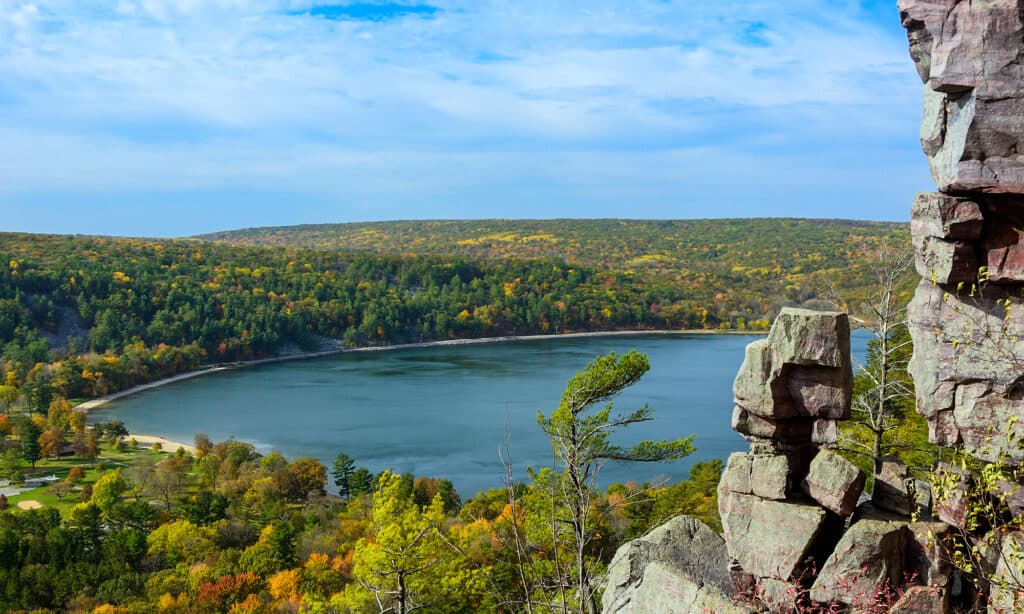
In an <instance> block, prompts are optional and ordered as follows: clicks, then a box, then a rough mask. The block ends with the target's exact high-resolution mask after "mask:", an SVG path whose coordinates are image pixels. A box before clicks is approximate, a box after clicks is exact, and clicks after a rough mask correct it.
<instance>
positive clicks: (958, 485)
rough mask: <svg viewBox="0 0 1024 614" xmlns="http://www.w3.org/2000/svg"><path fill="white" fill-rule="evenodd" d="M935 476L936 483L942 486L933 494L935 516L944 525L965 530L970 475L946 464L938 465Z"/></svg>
mask: <svg viewBox="0 0 1024 614" xmlns="http://www.w3.org/2000/svg"><path fill="white" fill-rule="evenodd" d="M936 474H937V478H936V483H938V484H942V485H943V486H942V487H941V488H938V489H937V490H936V492H935V503H934V506H935V515H936V516H937V517H938V518H939V520H941V521H942V522H945V523H946V524H949V525H952V526H954V527H957V528H958V529H966V528H967V506H968V503H969V501H968V492H969V491H970V490H971V484H972V478H971V475H970V474H969V473H965V472H963V471H961V470H960V469H958V468H957V467H954V466H952V465H949V464H947V463H939V467H938V469H937V470H936Z"/></svg>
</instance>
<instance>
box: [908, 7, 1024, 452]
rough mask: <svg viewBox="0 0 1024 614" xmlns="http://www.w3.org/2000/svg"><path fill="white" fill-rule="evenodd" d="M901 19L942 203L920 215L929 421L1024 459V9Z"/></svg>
mask: <svg viewBox="0 0 1024 614" xmlns="http://www.w3.org/2000/svg"><path fill="white" fill-rule="evenodd" d="M899 10H900V17H901V19H902V22H903V26H904V27H905V28H906V29H907V36H908V39H909V41H910V55H911V58H912V59H913V60H914V64H915V65H916V66H917V71H918V74H919V75H920V77H921V80H922V81H923V82H924V118H923V122H922V126H921V145H922V147H923V149H924V151H925V153H926V154H927V156H928V161H929V164H930V166H931V171H932V177H933V178H934V179H935V182H936V183H937V184H938V187H939V190H940V193H936V194H919V195H918V196H917V198H916V200H915V202H914V205H913V208H912V210H911V234H912V238H913V245H914V253H915V260H916V266H917V271H918V273H919V274H920V275H921V277H922V278H923V279H922V281H921V284H920V286H919V287H918V289H917V292H916V294H915V296H914V300H913V301H912V302H911V305H910V308H909V320H910V327H911V335H912V337H913V339H914V359H913V360H912V362H911V365H910V371H911V375H912V376H913V377H914V383H915V387H916V390H917V404H918V410H919V411H920V412H921V413H922V414H924V415H925V416H926V417H927V418H928V420H929V423H930V425H931V436H932V440H933V441H934V442H936V443H940V444H943V445H953V444H957V443H961V442H962V443H963V444H964V446H965V447H966V448H967V449H968V450H969V451H970V452H971V454H973V455H975V456H976V457H978V458H981V459H983V460H988V461H992V460H995V459H996V458H997V457H999V456H1000V455H1009V456H1011V457H1013V458H1016V459H1021V458H1024V448H1022V447H1021V446H1020V441H1021V439H1022V438H1024V424H1022V423H1016V424H1014V423H1013V420H1012V419H1011V417H1012V416H1024V336H1022V333H1024V317H1022V316H1024V301H1022V298H1024V242H1022V241H1021V235H1022V233H1024V61H1022V60H1021V57H1022V54H1024V21H1022V15H1024V9H1022V3H1021V1H1020V0H989V1H987V2H966V1H962V0H900V2H899ZM1015 440H1016V441H1015Z"/></svg>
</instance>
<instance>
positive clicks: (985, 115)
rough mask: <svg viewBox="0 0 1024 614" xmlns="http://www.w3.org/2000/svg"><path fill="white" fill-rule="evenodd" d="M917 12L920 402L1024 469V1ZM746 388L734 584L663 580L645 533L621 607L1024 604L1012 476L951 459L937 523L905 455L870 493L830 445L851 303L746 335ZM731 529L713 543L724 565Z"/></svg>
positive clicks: (728, 508) (981, 1)
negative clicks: (968, 579)
mask: <svg viewBox="0 0 1024 614" xmlns="http://www.w3.org/2000/svg"><path fill="white" fill-rule="evenodd" d="M899 10H900V17H901V20H902V23H903V26H904V27H905V28H906V30H907V37H908V41H909V46H910V56H911V58H912V60H913V62H914V64H915V66H916V67H917V71H918V74H919V75H920V77H921V80H922V82H923V83H924V97H923V99H924V114H923V120H922V126H921V145H922V148H923V149H924V152H925V154H926V156H927V158H928V163H929V166H930V168H931V173H932V177H933V178H934V180H935V183H936V184H937V186H938V192H935V193H926V194H918V195H917V197H916V199H915V200H914V202H913V206H912V209H911V232H912V238H913V248H914V255H915V264H916V269H917V271H918V273H919V274H920V275H921V278H922V279H921V282H920V285H919V286H918V288H917V290H916V293H915V295H914V298H913V300H912V302H911V304H910V305H909V307H908V325H909V328H910V332H911V336H912V338H913V341H914V357H913V359H912V361H911V364H910V371H911V375H912V376H913V378H914V383H915V389H916V396H917V409H918V411H919V412H920V413H921V414H923V415H924V416H926V417H927V418H928V420H929V425H930V436H931V439H932V441H933V442H934V443H938V444H941V445H944V446H955V445H962V446H963V448H964V450H966V451H967V453H969V454H970V455H972V456H973V457H974V458H975V459H977V461H978V462H983V463H989V464H990V465H989V467H1015V466H1019V465H1020V463H1021V461H1024V444H1022V442H1024V240H1022V236H1024V0H899ZM734 396H735V408H734V410H733V414H732V424H733V428H734V429H735V430H736V431H738V432H739V433H740V434H742V435H743V436H744V437H745V438H746V439H747V440H748V442H749V451H748V452H744V453H737V454H733V455H732V456H731V457H730V458H729V461H728V464H727V467H726V470H725V472H724V474H723V476H722V480H721V483H720V485H719V511H720V513H721V515H722V525H723V528H724V553H725V557H726V559H727V560H728V565H729V574H730V579H731V581H732V587H731V588H730V587H723V586H722V585H721V583H720V582H717V583H716V582H714V581H709V580H707V574H706V573H698V572H696V571H694V569H692V568H688V567H687V566H686V565H675V566H673V565H671V564H669V563H665V562H664V561H662V562H661V563H659V564H658V565H656V566H654V567H650V566H647V568H648V569H654V570H655V572H656V573H654V574H653V576H652V577H655V578H656V580H655V581H645V580H643V578H644V577H645V574H644V572H643V570H644V568H645V566H644V565H639V564H638V561H639V562H643V561H646V560H654V559H652V558H650V557H647V558H644V557H643V556H640V557H638V556H636V553H637V552H651V551H654V550H652V548H653V546H651V545H650V544H647V545H644V544H642V543H638V542H634V543H633V544H631V545H628V546H626V547H624V548H623V550H622V551H620V552H619V555H618V556H617V557H616V563H613V566H612V573H613V577H614V578H617V580H616V584H615V586H614V587H610V588H609V591H610V592H609V593H606V600H605V605H606V611H615V612H618V611H629V607H628V605H629V604H634V605H635V604H645V605H646V606H650V607H655V608H657V609H659V610H662V611H680V612H690V611H698V610H694V609H693V608H694V607H696V606H695V605H694V604H704V605H707V604H711V603H716V604H718V603H725V601H723V600H725V599H726V598H728V597H729V595H730V593H733V592H736V593H738V595H739V597H733V598H732V600H731V601H729V603H730V605H729V606H728V607H729V608H736V609H739V610H740V611H746V610H763V611H772V612H793V611H816V610H814V609H813V608H815V607H818V606H819V605H820V604H825V603H827V604H831V605H829V606H828V607H830V608H832V609H829V610H828V611H833V610H835V609H836V608H838V609H839V610H849V611H854V612H857V611H871V612H885V611H888V612H890V613H893V614H895V613H899V612H946V611H950V610H951V608H953V607H954V606H955V605H959V606H961V607H968V608H973V609H977V610H982V611H983V610H985V609H986V608H987V611H990V612H1019V611H1024V590H1022V586H1024V554H1022V552H1024V532H1022V531H1021V530H1019V528H1018V527H1019V526H1020V524H1021V522H1020V521H1021V520H1022V518H1024V516H1022V515H1024V488H1022V484H1020V483H1016V482H1013V481H1010V482H1007V481H1005V480H1003V481H999V480H996V481H995V482H994V487H989V488H988V489H987V490H985V491H984V492H981V493H979V488H978V487H977V486H973V487H972V486H971V482H972V477H971V476H970V475H969V473H966V472H964V471H963V470H962V469H959V468H954V467H949V466H945V467H942V466H940V467H939V468H938V474H939V475H944V476H947V477H951V478H952V479H943V478H940V479H939V480H938V483H943V482H945V483H946V484H947V486H946V487H944V488H943V489H942V492H941V493H936V494H937V495H941V496H937V498H936V500H935V502H934V513H935V517H934V518H932V517H931V512H932V506H931V505H930V504H931V500H930V497H929V496H923V497H922V496H921V495H922V493H924V494H925V495H927V494H928V493H927V487H926V485H925V484H921V483H915V482H913V481H912V480H910V479H909V478H908V474H907V470H906V468H905V467H903V466H901V465H900V464H899V463H896V462H886V463H883V466H882V470H881V472H880V473H879V475H876V476H874V492H873V495H872V497H870V498H869V497H867V496H865V495H863V492H862V491H863V489H864V484H865V476H864V475H863V474H862V473H861V472H860V471H859V470H858V469H857V468H856V467H854V466H853V465H852V464H850V463H849V462H848V461H846V460H845V459H844V458H842V457H841V456H839V455H838V454H836V453H835V452H833V451H832V450H830V447H831V446H832V445H833V444H834V443H835V442H836V436H837V424H838V422H839V421H841V420H844V419H846V418H848V417H849V409H850V396H851V373H850V358H849V326H848V324H847V319H846V316H845V315H844V314H841V313H822V312H809V311H803V310H783V312H782V313H781V314H780V315H779V317H778V319H777V320H776V322H775V323H774V325H773V327H772V330H771V332H770V334H769V335H768V338H767V339H764V340H760V341H756V342H754V343H752V344H750V345H749V346H748V347H747V351H746V356H745V360H744V362H743V366H742V367H741V368H740V372H739V374H738V375H737V377H736V383H735V386H734ZM986 471H987V470H986ZM1011 474H1012V472H1011ZM1000 475H1005V474H1000ZM1017 475H1019V472H1017ZM949 484H952V485H951V486H949ZM979 497H981V498H984V503H985V504H986V505H989V506H991V508H990V509H991V510H992V514H991V515H990V516H989V517H988V522H978V521H977V518H972V517H971V515H970V513H969V509H970V506H971V505H972V503H971V502H972V501H975V503H974V505H977V504H978V499H977V498H979ZM697 533H699V531H696V530H693V531H690V532H689V533H687V535H690V534H697ZM654 535H655V534H652V536H654ZM663 537H665V535H663V534H661V533H659V534H657V537H656V538H655V541H657V540H658V539H661V538H663ZM713 541H714V540H710V539H702V540H701V541H700V543H701V544H703V548H704V549H705V550H707V551H708V552H712V553H714V556H713V557H711V559H710V560H718V559H719V558H721V556H722V548H721V547H720V545H719V544H714V545H713V546H710V545H709V544H710V543H711V542H713ZM659 543H660V542H659ZM685 543H694V540H693V539H692V538H687V540H685ZM956 544H960V548H961V551H962V552H967V553H968V554H967V559H968V561H966V562H965V561H964V560H961V561H958V564H960V565H961V566H962V567H963V568H964V569H963V570H962V571H964V572H965V573H967V574H968V575H970V574H974V575H975V576H976V577H981V578H983V579H984V580H985V581H984V582H980V583H976V586H977V588H978V589H979V590H980V593H978V594H975V593H972V592H971V591H970V590H969V589H968V588H967V587H966V586H965V582H964V581H963V579H964V576H963V575H962V574H961V573H960V571H958V570H957V569H956V567H955V566H954V565H953V563H954V561H953V560H952V558H953V557H952V556H951V553H952V552H953V551H954V550H955V549H956ZM656 551H657V552H660V553H662V554H664V553H667V552H668V550H667V549H666V548H664V547H660V548H658V549H656ZM629 553H633V554H632V555H631V554H629ZM689 556H693V555H692V552H691V554H690V555H689ZM669 558H671V557H669ZM682 558H683V559H684V560H685V559H686V557H685V556H683V557H682ZM624 561H631V563H630V564H628V565H627V564H625V563H624ZM967 563H970V564H967ZM666 569H669V570H671V571H668V572H665V570H666ZM614 574H617V575H614ZM659 574H660V575H659ZM667 586H673V587H682V588H680V589H679V590H676V591H675V592H672V591H669V593H665V590H666V588H665V587H667ZM657 591H661V592H660V593H657V594H658V595H661V597H660V600H659V598H656V595H655V593H656V592H657ZM986 593H988V594H987V595H986ZM953 599H956V600H959V602H958V603H956V604H955V603H954V602H953V601H951V600H953ZM623 604H626V605H625V606H623ZM723 607H725V606H723ZM714 609H715V607H712V608H711V610H706V611H713V610H714ZM632 611H642V610H640V609H635V608H634V609H633V610H632ZM972 611H973V610H972Z"/></svg>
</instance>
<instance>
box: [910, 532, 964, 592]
mask: <svg viewBox="0 0 1024 614" xmlns="http://www.w3.org/2000/svg"><path fill="white" fill-rule="evenodd" d="M955 539H956V533H955V532H954V530H953V527H951V526H949V525H948V524H946V523H944V522H913V523H910V524H909V525H907V533H906V544H905V548H904V552H903V570H904V572H905V573H906V574H908V575H909V576H912V577H913V579H914V581H915V582H918V583H920V584H925V585H928V586H943V587H944V586H948V585H949V582H950V572H951V571H952V564H951V563H950V555H951V553H952V552H953V549H954V543H953V542H954V541H955Z"/></svg>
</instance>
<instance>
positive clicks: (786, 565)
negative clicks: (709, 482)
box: [718, 492, 827, 580]
mask: <svg viewBox="0 0 1024 614" xmlns="http://www.w3.org/2000/svg"><path fill="white" fill-rule="evenodd" d="M723 495H724V496H723ZM718 509H719V512H720V513H721V515H722V528H723V529H724V535H725V543H726V546H727V547H728V549H729V556H730V557H731V558H732V559H734V560H736V561H737V562H738V563H739V564H740V566H741V567H742V568H743V569H744V570H745V571H747V572H749V573H751V574H753V575H755V576H758V577H761V578H779V579H786V580H788V579H789V578H790V577H792V576H793V574H794V573H795V572H796V570H797V568H798V567H799V566H800V564H801V563H802V562H803V561H804V558H805V557H806V555H807V553H808V552H809V551H810V550H811V548H812V547H813V546H814V542H815V539H816V538H817V537H818V533H819V532H820V531H821V528H822V526H823V524H824V523H825V519H826V515H827V514H826V512H825V510H823V509H821V508H820V507H817V506H815V505H806V504H802V503H791V502H783V501H768V500H765V499H761V498H759V497H755V496H753V495H741V494H736V493H721V492H720V494H719V500H718Z"/></svg>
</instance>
